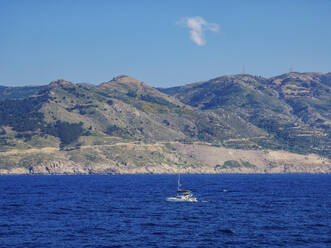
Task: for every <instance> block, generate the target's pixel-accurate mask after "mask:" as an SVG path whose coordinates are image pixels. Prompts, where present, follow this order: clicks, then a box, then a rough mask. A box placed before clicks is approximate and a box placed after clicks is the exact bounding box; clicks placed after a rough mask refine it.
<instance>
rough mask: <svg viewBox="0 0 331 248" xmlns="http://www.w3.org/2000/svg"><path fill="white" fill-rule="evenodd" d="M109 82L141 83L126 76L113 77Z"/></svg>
mask: <svg viewBox="0 0 331 248" xmlns="http://www.w3.org/2000/svg"><path fill="white" fill-rule="evenodd" d="M110 82H120V83H140V82H141V81H139V80H137V79H135V78H133V77H130V76H128V75H119V76H117V77H114V78H113V79H112V80H111V81H110Z"/></svg>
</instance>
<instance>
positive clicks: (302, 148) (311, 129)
mask: <svg viewBox="0 0 331 248" xmlns="http://www.w3.org/2000/svg"><path fill="white" fill-rule="evenodd" d="M330 82H331V81H330V75H329V74H321V73H287V74H283V75H280V76H277V77H273V78H269V79H267V78H263V77H256V76H252V75H247V74H240V75H230V76H223V77H218V78H215V79H211V80H208V81H205V82H199V83H193V84H189V85H186V86H182V87H176V88H170V89H160V90H161V91H163V92H164V93H168V94H169V95H172V96H174V97H176V98H177V99H179V100H180V101H182V102H183V103H185V104H188V105H190V106H193V107H197V108H199V109H201V110H212V111H214V112H215V113H219V111H222V112H223V111H224V110H225V111H232V112H233V113H235V114H236V115H238V116H240V117H241V118H242V119H244V120H245V121H246V122H247V123H249V124H251V125H254V126H255V127H257V128H259V129H261V130H263V131H265V133H266V134H267V136H266V137H265V138H262V139H261V138H260V139H258V140H257V139H255V138H254V139H252V140H251V142H252V143H257V144H258V145H260V146H262V147H264V148H271V149H285V150H289V151H293V152H297V153H307V152H314V153H318V154H322V155H327V156H330V155H331V153H330V150H331V116H330V114H331V111H330V109H331V87H330ZM261 134H262V133H261ZM241 145H243V143H242V142H240V144H237V145H236V147H240V146H241Z"/></svg>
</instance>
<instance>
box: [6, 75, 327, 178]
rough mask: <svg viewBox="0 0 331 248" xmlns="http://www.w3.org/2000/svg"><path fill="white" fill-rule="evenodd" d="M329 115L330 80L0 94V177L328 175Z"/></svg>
mask: <svg viewBox="0 0 331 248" xmlns="http://www.w3.org/2000/svg"><path fill="white" fill-rule="evenodd" d="M330 109H331V75H330V73H329V74H320V73H289V74H284V75H280V76H277V77H274V78H269V79H267V78H262V77H256V76H252V75H247V74H241V75H231V76H222V77H219V78H215V79H211V80H208V81H206V82H199V83H193V84H189V85H186V86H181V87H174V88H169V89H155V88H153V87H150V86H149V85H148V84H146V83H144V82H141V81H139V80H136V79H133V78H131V77H129V76H126V75H121V76H118V77H115V78H113V79H112V80H110V81H108V82H104V83H102V84H100V85H97V86H96V85H91V84H73V83H71V82H68V81H65V80H63V79H61V80H57V81H53V82H51V83H50V84H48V85H46V86H37V87H0V173H60V174H61V173H134V172H144V173H146V172H152V173H175V172H176V171H182V172H185V171H186V172H197V173H198V172H208V173H222V172H255V173H264V172H295V171H298V172H305V171H306V172H328V171H330V168H331V167H330V166H331V165H330V161H329V160H328V159H327V158H328V157H329V158H331V111H330ZM190 147H199V149H200V150H201V151H203V152H202V154H203V156H197V154H199V152H198V150H197V149H193V148H192V149H191V148H190ZM222 149H223V150H222ZM233 149H237V150H233ZM267 150H268V151H270V152H271V151H272V150H273V151H279V152H280V153H285V154H286V152H285V151H288V154H289V155H288V156H289V158H290V157H293V158H296V159H292V160H291V159H290V160H288V161H287V162H284V160H278V159H277V157H273V158H269V157H268V156H267V155H266V154H267V153H266V152H265V151H267ZM235 151H237V153H238V154H236V156H232V157H229V156H226V155H224V154H223V152H225V153H228V152H231V153H236V152H235ZM270 152H269V153H268V154H270ZM216 153H219V154H216ZM246 153H249V154H250V155H249V156H248V157H247V156H246V155H244V154H246ZM311 153H313V154H316V155H314V156H316V159H313V160H311V159H310V157H309V156H310V155H308V154H311ZM261 154H262V155H261ZM295 154H301V155H295ZM213 158H215V159H213ZM314 158H315V157H314ZM229 161H230V162H229ZM290 164H291V166H292V167H291V166H290ZM299 164H301V165H299ZM302 164H303V165H304V166H302ZM285 165H287V167H286V166H285ZM288 166H290V168H291V169H288ZM97 167H98V168H97ZM147 168H148V169H147Z"/></svg>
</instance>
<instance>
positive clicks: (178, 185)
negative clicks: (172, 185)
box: [177, 174, 181, 191]
mask: <svg viewBox="0 0 331 248" xmlns="http://www.w3.org/2000/svg"><path fill="white" fill-rule="evenodd" d="M180 186H181V185H180V174H178V182H177V191H179V190H180Z"/></svg>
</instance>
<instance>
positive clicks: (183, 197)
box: [167, 174, 198, 202]
mask: <svg viewBox="0 0 331 248" xmlns="http://www.w3.org/2000/svg"><path fill="white" fill-rule="evenodd" d="M180 187H181V184H180V174H178V181H177V195H176V196H171V197H167V201H171V202H197V201H198V200H197V198H195V197H194V196H193V194H192V191H191V190H184V189H181V188H180Z"/></svg>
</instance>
